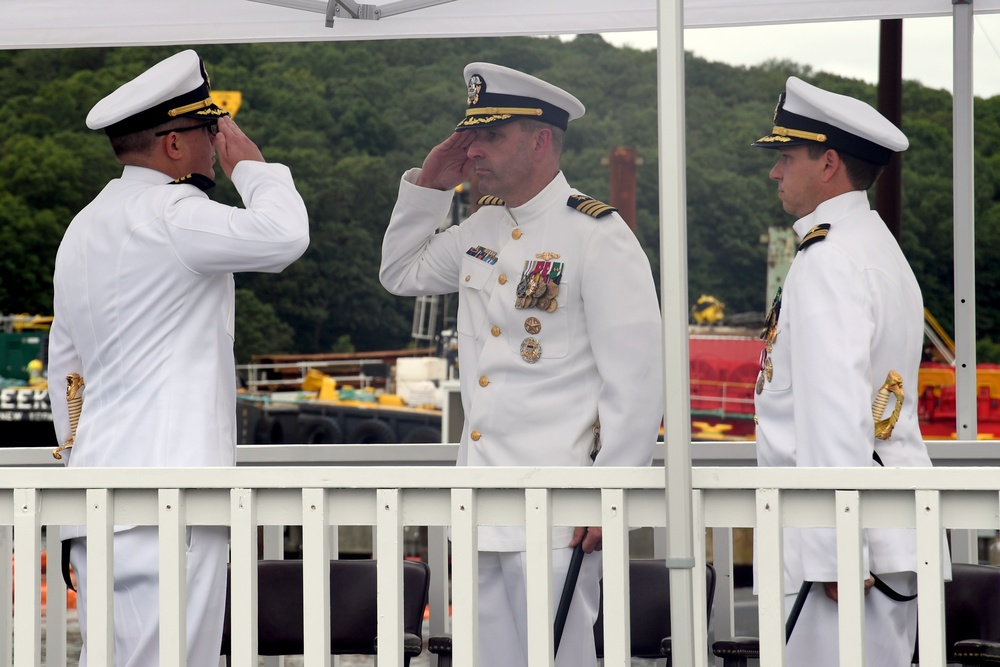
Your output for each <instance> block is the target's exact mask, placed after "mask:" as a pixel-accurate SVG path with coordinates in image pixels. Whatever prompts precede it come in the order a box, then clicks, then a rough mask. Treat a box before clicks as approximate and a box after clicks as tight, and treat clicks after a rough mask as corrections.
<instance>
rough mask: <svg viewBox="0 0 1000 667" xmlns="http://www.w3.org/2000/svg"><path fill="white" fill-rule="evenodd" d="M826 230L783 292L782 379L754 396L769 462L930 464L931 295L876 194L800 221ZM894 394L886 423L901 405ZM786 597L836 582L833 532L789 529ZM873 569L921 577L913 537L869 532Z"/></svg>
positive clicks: (799, 259) (833, 204) (778, 374)
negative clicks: (878, 420)
mask: <svg viewBox="0 0 1000 667" xmlns="http://www.w3.org/2000/svg"><path fill="white" fill-rule="evenodd" d="M822 223H827V224H829V225H830V229H829V234H828V235H827V236H826V238H825V239H824V240H822V241H821V242H818V243H814V244H812V245H810V246H808V247H807V248H806V249H804V250H802V251H800V252H799V253H798V255H797V256H796V257H795V259H794V261H793V262H792V266H791V268H790V270H789V272H788V276H787V277H786V279H785V284H784V287H783V288H782V295H781V308H780V315H779V317H778V324H777V338H776V339H775V341H774V344H773V350H772V352H771V354H770V357H771V362H772V366H773V376H772V379H771V381H770V382H766V381H765V382H764V385H763V392H762V393H761V394H760V395H758V396H757V397H756V411H757V419H758V426H757V462H758V465H761V466H803V467H805V466H810V467H811V466H831V467H832V466H856V467H866V466H877V465H878V463H876V462H875V461H873V459H872V452H873V450H874V451H877V452H878V455H879V457H880V458H881V460H882V462H883V463H884V464H885V465H886V466H888V467H893V466H904V467H923V466H930V465H931V462H930V457H929V456H928V454H927V448H926V447H925V445H924V442H923V439H922V437H921V434H920V428H919V425H918V423H917V373H918V370H919V365H920V357H921V351H922V343H923V319H924V311H923V299H922V297H921V294H920V288H919V286H918V284H917V281H916V278H915V277H914V275H913V272H912V270H911V269H910V266H909V264H907V262H906V258H905V257H904V256H903V253H902V251H901V250H900V248H899V245H898V244H897V243H896V240H895V239H894V238H893V236H892V234H891V233H890V232H889V230H888V228H887V227H886V225H885V224H884V223H883V221H882V220H881V218H880V217H879V216H878V213H876V212H875V211H872V210H871V209H870V207H869V204H868V198H867V195H866V194H865V193H864V192H861V191H855V192H850V193H847V194H843V195H840V196H839V197H835V198H833V199H830V200H827V201H825V202H823V203H822V204H820V205H819V206H818V207H817V208H816V210H815V211H813V212H812V213H810V214H809V215H807V216H806V217H804V218H801V219H800V220H798V221H797V222H796V223H795V225H794V229H795V232H796V234H797V235H798V236H799V237H800V238H802V237H804V236H805V235H806V234H807V233H808V232H809V230H810V229H812V228H813V226H815V225H818V224H822ZM890 370H895V371H897V372H898V373H900V375H902V377H903V390H904V400H903V408H902V412H901V413H900V416H899V421H898V422H897V424H896V427H895V430H894V431H893V432H892V437H891V439H889V440H887V441H886V440H878V439H876V438H875V436H874V421H873V419H872V402H873V400H874V399H875V396H876V393H877V392H878V389H879V388H880V387H881V386H882V384H883V383H884V382H885V379H886V375H887V373H888V372H889V371H890ZM894 400H895V399H894V398H893V397H891V396H890V398H889V405H888V407H887V409H886V413H885V416H886V417H888V416H889V414H890V413H891V412H892V409H893V406H894ZM784 544H785V549H784V554H785V556H784V557H785V592H786V593H787V594H793V593H795V592H796V591H798V589H799V586H800V585H801V583H802V581H803V580H805V581H836V580H837V549H836V536H835V534H834V531H833V530H832V529H808V530H801V529H789V530H786V531H785V542H784ZM865 545H866V549H865V554H864V568H865V571H868V572H871V573H873V574H881V573H890V572H916V565H917V563H916V541H915V533H914V531H912V530H906V529H870V530H867V531H866V535H865Z"/></svg>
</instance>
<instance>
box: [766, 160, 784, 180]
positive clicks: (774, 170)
mask: <svg viewBox="0 0 1000 667" xmlns="http://www.w3.org/2000/svg"><path fill="white" fill-rule="evenodd" d="M768 176H770V177H771V180H772V181H780V180H781V170H780V169H778V165H777V164H776V165H774V166H773V167H771V173H770V174H768Z"/></svg>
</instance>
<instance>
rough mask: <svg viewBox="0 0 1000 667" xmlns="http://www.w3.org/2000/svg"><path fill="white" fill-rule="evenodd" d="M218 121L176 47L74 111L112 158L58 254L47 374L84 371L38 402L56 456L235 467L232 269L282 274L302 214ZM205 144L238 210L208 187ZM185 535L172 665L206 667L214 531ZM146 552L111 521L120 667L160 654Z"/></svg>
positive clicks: (187, 55)
mask: <svg viewBox="0 0 1000 667" xmlns="http://www.w3.org/2000/svg"><path fill="white" fill-rule="evenodd" d="M228 115H229V114H228V112H226V111H224V110H223V109H221V108H219V107H218V106H216V105H215V104H213V103H212V98H211V95H210V92H209V82H208V76H207V74H206V72H205V68H204V65H203V63H202V61H201V59H200V58H199V57H198V54H196V53H195V52H194V51H191V50H187V51H183V52H181V53H177V54H175V55H173V56H171V57H169V58H167V59H166V60H163V61H162V62H160V63H158V64H156V65H154V66H153V67H151V68H150V69H148V70H146V71H145V72H144V73H142V74H140V75H139V76H138V77H136V78H135V79H133V80H131V81H129V82H128V83H126V84H124V85H122V86H121V87H120V88H118V89H117V90H115V91H114V92H112V93H111V94H110V95H108V96H107V97H105V98H104V99H102V100H101V101H100V102H98V103H97V104H96V105H95V106H94V108H93V109H91V111H90V113H89V115H88V116H87V126H88V127H89V128H90V129H92V130H104V131H105V133H106V134H107V135H108V137H109V139H110V142H111V146H112V149H113V150H114V152H115V157H116V158H117V160H118V162H120V163H121V164H123V165H124V166H125V168H124V171H123V172H122V175H121V177H120V178H116V179H114V180H113V181H111V182H110V183H108V184H107V186H106V187H105V188H104V190H102V191H101V193H100V194H98V195H97V197H96V198H95V199H94V200H93V201H92V202H91V203H90V204H89V205H88V206H87V207H86V208H84V209H83V210H82V211H80V213H79V214H77V216H76V217H75V218H74V219H73V221H72V222H71V223H70V225H69V227H68V229H67V230H66V234H65V236H64V237H63V240H62V243H61V244H60V246H59V251H58V254H57V256H56V266H55V276H54V278H53V284H54V288H55V297H54V308H55V317H54V321H53V323H52V332H51V335H50V338H49V346H50V349H49V375H50V377H53V378H65V377H67V376H68V375H71V374H72V375H75V376H82V380H80V382H82V388H81V387H79V386H78V385H79V383H77V386H75V387H74V391H76V390H77V389H80V391H81V393H82V396H75V397H74V398H73V400H74V402H75V401H78V400H80V399H81V398H82V400H83V404H82V408H81V407H80V406H79V405H77V404H76V403H73V404H71V405H68V404H67V400H66V397H65V396H64V395H63V393H62V392H57V391H53V392H52V395H51V402H52V416H53V420H54V422H55V427H56V434H57V436H58V437H59V441H60V442H62V443H64V446H69V445H72V448H71V449H64V450H63V452H62V456H63V458H64V459H65V460H66V461H68V465H69V466H70V467H104V466H129V467H153V466H198V467H203V466H232V465H234V464H235V463H236V370H235V362H234V359H233V338H234V328H233V322H234V285H233V275H232V274H233V272H235V271H265V272H278V271H281V270H282V269H284V268H285V267H286V266H288V265H289V264H291V263H292V262H293V261H294V260H295V259H297V258H298V257H299V256H300V255H301V254H302V253H303V252H304V251H305V249H306V247H307V246H308V244H309V222H308V218H307V215H306V209H305V205H304V204H303V201H302V198H301V197H300V196H299V194H298V192H297V191H296V190H295V185H294V183H293V182H292V176H291V173H290V172H289V170H288V168H287V167H285V166H283V165H280V164H274V163H270V164H269V163H266V162H264V158H263V156H262V155H261V152H260V150H258V148H257V146H256V145H255V144H254V143H253V142H252V141H251V140H250V139H249V138H247V136H246V135H245V134H243V132H242V131H241V130H240V129H239V128H238V127H237V126H236V123H235V122H233V120H232V119H231V118H229V117H228ZM216 153H218V157H219V164H220V166H221V167H222V170H223V171H224V172H225V174H226V176H228V177H229V178H230V179H231V180H232V181H233V184H234V185H235V186H236V189H237V191H238V192H239V193H240V195H241V196H242V197H243V201H244V204H245V208H236V207H232V206H224V205H222V204H218V203H215V202H213V201H212V200H210V199H209V198H208V196H207V195H206V194H205V192H204V190H205V189H207V188H209V187H211V186H212V184H213V182H212V179H213V178H214V176H215V166H214V162H215V156H216ZM77 410H82V412H77ZM71 413H72V417H71ZM77 417H79V422H78V423H77V421H76V418H77ZM71 423H72V424H73V426H75V428H73V426H71ZM74 431H75V432H74ZM83 528H84V527H83V526H78V527H74V526H70V527H64V530H63V534H62V537H63V539H69V540H70V542H69V544H70V545H71V548H70V551H71V555H70V560H71V562H72V564H73V568H74V570H75V571H76V575H77V582H78V587H79V589H80V590H79V593H80V597H79V600H80V628H81V631H82V634H83V652H82V654H81V657H80V664H81V665H86V660H87V599H88V595H87V593H88V591H87V546H86V536H85V535H84V532H83ZM187 537H188V541H187V548H188V551H187V556H186V565H187V628H188V634H187V664H189V665H215V664H217V663H218V660H219V648H220V645H221V640H222V623H223V612H224V610H225V594H226V562H227V560H228V551H229V539H228V529H227V528H226V527H224V526H218V527H216V526H193V527H189V529H188V535H187ZM157 544H158V542H157V528H156V526H136V527H127V526H116V532H115V537H114V578H115V586H114V635H115V642H114V660H115V662H114V664H115V665H116V666H117V667H123V666H125V665H129V666H131V665H142V666H143V667H147V666H150V665H153V666H155V665H158V664H159V642H158V639H159V604H158V597H159V583H158V568H157V563H158V560H159V559H158V547H157Z"/></svg>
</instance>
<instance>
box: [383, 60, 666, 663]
mask: <svg viewBox="0 0 1000 667" xmlns="http://www.w3.org/2000/svg"><path fill="white" fill-rule="evenodd" d="M464 74H465V80H466V82H467V84H468V108H467V111H466V115H465V117H464V118H463V119H462V120H461V121H460V122H459V124H458V127H457V128H456V131H455V132H454V133H453V134H452V135H451V136H450V137H449V138H448V139H446V140H445V141H444V142H443V143H441V144H440V145H438V146H437V147H435V148H434V149H433V150H431V152H430V154H429V155H428V156H427V158H426V159H425V161H424V164H423V167H422V168H420V169H411V170H410V171H407V172H406V173H405V174H404V175H403V178H402V180H401V182H400V189H399V199H398V200H397V202H396V207H395V209H394V211H393V213H392V218H391V220H390V222H389V227H388V229H387V230H386V233H385V239H384V242H383V246H382V268H381V273H380V277H381V280H382V284H383V285H384V286H385V287H386V289H388V290H389V291H390V292H392V293H393V294H398V295H402V296H416V295H421V294H441V293H448V292H455V291H457V292H458V293H459V308H458V322H457V330H458V335H459V344H458V357H459V368H460V369H461V384H462V405H463V408H464V411H465V426H464V428H463V431H462V440H461V445H460V449H459V455H458V465H463V466H589V465H594V466H645V465H649V463H650V461H651V458H652V451H653V446H654V444H655V442H656V438H657V434H658V430H659V426H660V422H661V416H662V413H663V401H662V396H663V388H662V382H663V380H662V369H661V366H662V350H661V342H660V341H661V322H660V313H659V307H658V302H657V296H656V291H655V288H654V284H653V277H652V274H651V272H650V267H649V262H648V261H647V259H646V255H645V254H644V253H643V250H642V248H641V247H640V246H639V243H638V241H637V240H636V238H635V235H634V234H633V233H632V231H631V230H630V229H629V228H628V226H627V225H626V224H625V222H624V221H623V220H622V219H621V217H620V216H619V215H618V214H617V213H616V212H615V210H614V209H613V208H611V207H609V206H606V205H604V204H601V203H600V202H598V201H595V200H593V199H591V198H589V197H586V196H584V195H582V194H580V193H579V192H578V191H577V190H574V189H573V188H572V187H570V185H569V183H567V182H566V178H565V176H564V175H563V173H562V171H561V170H560V167H559V158H560V154H561V150H562V146H563V139H564V132H565V130H566V127H567V124H568V123H569V121H572V120H574V119H576V118H579V117H580V116H582V115H583V113H584V107H583V105H582V104H581V103H580V102H579V100H577V99H576V98H575V97H573V96H572V95H570V94H569V93H567V92H566V91H564V90H561V89H560V88H557V87H555V86H553V85H551V84H549V83H546V82H544V81H541V80H539V79H537V78H535V77H532V76H529V75H526V74H523V73H521V72H518V71H515V70H512V69H509V68H506V67H502V66H499V65H494V64H489V63H472V64H470V65H468V66H467V67H466V68H465V73H464ZM473 170H475V172H476V175H477V176H478V183H479V188H480V190H481V191H482V192H483V193H486V194H487V195H489V196H486V197H484V198H483V199H482V200H480V208H479V210H478V211H476V212H475V213H474V214H473V215H472V216H470V217H469V218H468V219H467V220H466V221H464V222H463V223H462V224H461V225H458V226H454V227H450V228H449V229H447V230H446V231H444V232H442V233H440V234H436V233H435V231H436V230H437V228H438V227H439V226H440V225H441V223H442V221H443V220H445V218H446V216H447V214H448V210H449V206H450V205H451V201H452V193H453V190H454V188H455V187H456V186H458V185H459V184H460V183H463V182H464V181H465V180H466V179H468V178H469V177H470V176H471V174H472V172H473ZM598 424H599V426H598ZM598 431H599V438H598V437H597V433H598ZM598 440H599V442H598ZM600 538H601V532H600V528H599V527H591V528H589V530H588V529H586V528H582V527H581V528H576V529H575V530H574V528H572V527H566V528H557V529H555V530H554V533H553V541H552V543H553V547H554V551H553V557H552V559H553V581H554V582H555V586H554V590H553V596H554V599H558V596H559V593H560V590H561V588H562V586H561V583H562V582H563V580H564V578H565V573H566V570H567V565H568V563H569V560H570V554H571V552H572V549H571V548H570V547H572V546H575V545H576V544H577V543H580V542H581V541H582V544H583V548H584V551H586V552H587V553H588V554H591V555H588V556H586V557H585V558H584V560H583V568H582V572H581V575H580V579H579V582H578V585H577V589H576V595H575V597H574V599H573V602H572V605H571V607H570V612H569V617H568V619H567V621H566V630H565V634H564V636H563V638H562V642H561V644H560V648H559V651H558V655H557V656H556V665H558V666H561V667H562V666H565V667H570V666H572V667H579V666H581V665H588V664H589V665H593V664H595V663H596V659H595V649H594V638H593V625H594V621H595V619H596V617H597V605H598V597H599V590H598V577H599V570H600V560H599V554H592V552H593V551H595V550H597V549H599V548H600V543H601V539H600ZM479 549H480V558H479V610H480V630H479V641H480V651H479V659H480V662H479V664H480V665H485V666H487V667H490V666H497V667H518V666H521V667H524V666H526V664H527V662H526V652H527V642H526V635H527V628H526V627H525V626H526V620H525V616H526V597H525V590H524V587H525V579H524V577H525V570H524V566H525V554H524V549H525V541H524V533H523V530H521V529H514V528H503V527H496V528H488V529H487V528H483V529H481V530H480V533H479Z"/></svg>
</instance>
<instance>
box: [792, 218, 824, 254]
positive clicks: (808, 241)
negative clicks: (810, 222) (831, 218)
mask: <svg viewBox="0 0 1000 667" xmlns="http://www.w3.org/2000/svg"><path fill="white" fill-rule="evenodd" d="M829 233H830V225H829V224H828V223H823V224H821V225H816V226H815V227H813V228H812V229H810V230H809V233H808V234H806V235H805V236H804V237H803V238H802V242H801V243H799V248H798V250H796V252H799V251H801V250H805V249H806V248H808V247H809V246H811V245H812V244H814V243H819V242H820V241H822V240H824V239H826V235H827V234H829Z"/></svg>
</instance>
